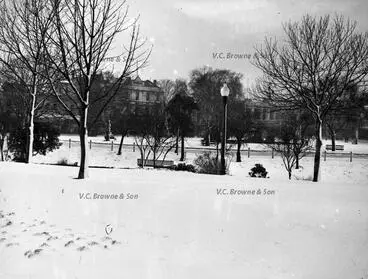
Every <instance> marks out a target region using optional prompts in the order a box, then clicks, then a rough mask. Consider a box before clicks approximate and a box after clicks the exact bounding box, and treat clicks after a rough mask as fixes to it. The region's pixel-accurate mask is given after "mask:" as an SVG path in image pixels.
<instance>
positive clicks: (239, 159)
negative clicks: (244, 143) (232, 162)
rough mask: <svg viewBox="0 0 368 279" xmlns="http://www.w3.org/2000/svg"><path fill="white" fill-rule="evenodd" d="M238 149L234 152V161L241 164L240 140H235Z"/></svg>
mask: <svg viewBox="0 0 368 279" xmlns="http://www.w3.org/2000/svg"><path fill="white" fill-rule="evenodd" d="M237 144H238V148H237V150H236V161H237V162H241V154H240V148H241V139H237Z"/></svg>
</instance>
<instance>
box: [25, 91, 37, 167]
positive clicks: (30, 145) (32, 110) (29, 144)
mask: <svg viewBox="0 0 368 279" xmlns="http://www.w3.org/2000/svg"><path fill="white" fill-rule="evenodd" d="M36 90H37V88H36V86H34V88H33V93H32V94H31V98H32V99H31V108H30V113H29V127H28V139H27V156H26V163H32V157H33V137H34V135H33V131H34V114H35V106H36Z"/></svg>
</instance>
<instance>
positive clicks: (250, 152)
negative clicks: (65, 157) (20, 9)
mask: <svg viewBox="0 0 368 279" xmlns="http://www.w3.org/2000/svg"><path fill="white" fill-rule="evenodd" d="M60 142H61V143H62V144H63V145H67V146H68V147H69V148H72V145H76V144H78V146H79V141H78V140H71V139H69V140H60ZM88 148H89V149H93V148H105V149H107V150H110V151H118V148H119V143H118V142H114V141H110V142H94V141H92V140H89V141H88ZM122 149H124V150H129V151H132V152H136V151H138V150H137V146H136V144H135V143H132V144H123V145H122ZM206 151H207V152H208V151H209V152H216V151H217V149H216V148H215V147H186V148H185V153H203V152H206ZM218 151H219V152H220V150H218ZM172 152H175V149H172ZM229 152H231V153H232V154H233V155H235V154H236V149H235V148H232V149H231V150H230V151H229ZM240 152H241V155H242V156H247V157H248V158H250V157H251V156H263V157H271V158H272V159H273V158H275V157H276V156H279V154H278V153H277V152H275V151H274V150H271V149H269V150H254V149H251V148H250V147H248V148H246V149H241V150H240ZM314 154H315V152H314V151H309V152H307V153H306V155H305V156H306V157H314ZM321 157H322V158H323V160H324V161H326V160H327V159H328V158H347V159H349V161H350V162H352V161H353V159H354V158H356V159H358V158H360V159H368V154H365V153H353V152H351V151H350V152H347V151H346V152H336V151H327V150H323V151H322V153H321Z"/></svg>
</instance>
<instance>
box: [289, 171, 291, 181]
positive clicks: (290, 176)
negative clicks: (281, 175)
mask: <svg viewBox="0 0 368 279" xmlns="http://www.w3.org/2000/svg"><path fill="white" fill-rule="evenodd" d="M288 173H289V180H291V171H288Z"/></svg>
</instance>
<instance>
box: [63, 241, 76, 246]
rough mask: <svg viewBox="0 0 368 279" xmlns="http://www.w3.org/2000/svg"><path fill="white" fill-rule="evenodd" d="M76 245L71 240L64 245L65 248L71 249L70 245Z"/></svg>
mask: <svg viewBox="0 0 368 279" xmlns="http://www.w3.org/2000/svg"><path fill="white" fill-rule="evenodd" d="M72 244H74V241H73V240H69V241H68V242H67V243H65V244H64V246H65V247H69V246H70V245H72Z"/></svg>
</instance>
